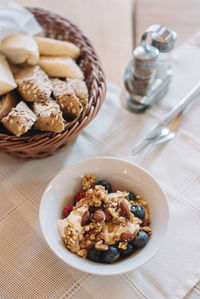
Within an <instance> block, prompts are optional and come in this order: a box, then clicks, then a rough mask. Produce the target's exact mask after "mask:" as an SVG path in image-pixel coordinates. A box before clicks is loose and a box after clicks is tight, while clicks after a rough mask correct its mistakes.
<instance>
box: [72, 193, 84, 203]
mask: <svg viewBox="0 0 200 299" xmlns="http://www.w3.org/2000/svg"><path fill="white" fill-rule="evenodd" d="M85 194H86V192H85V191H83V190H81V191H80V192H78V193H77V194H76V195H75V196H74V202H75V203H77V202H79V200H81V199H82V198H85Z"/></svg>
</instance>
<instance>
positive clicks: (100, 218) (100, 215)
mask: <svg viewBox="0 0 200 299" xmlns="http://www.w3.org/2000/svg"><path fill="white" fill-rule="evenodd" d="M105 219H106V215H105V214H104V212H103V211H102V210H101V209H99V210H97V211H96V212H95V213H94V220H95V221H96V222H103V221H105Z"/></svg>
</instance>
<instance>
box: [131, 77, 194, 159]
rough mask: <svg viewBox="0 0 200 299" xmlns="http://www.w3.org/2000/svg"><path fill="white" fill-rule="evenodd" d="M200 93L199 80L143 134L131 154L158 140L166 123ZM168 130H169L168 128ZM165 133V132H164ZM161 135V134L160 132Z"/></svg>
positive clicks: (165, 127)
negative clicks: (161, 118) (162, 117)
mask: <svg viewBox="0 0 200 299" xmlns="http://www.w3.org/2000/svg"><path fill="white" fill-rule="evenodd" d="M199 93H200V81H199V82H198V83H197V84H196V85H195V86H194V87H193V88H192V89H191V90H190V91H189V92H188V93H187V94H186V96H185V97H184V98H183V99H182V100H181V101H180V102H179V103H178V104H177V105H176V106H175V107H174V108H173V109H172V110H170V111H169V113H167V115H166V116H165V117H164V119H163V120H161V121H160V122H158V124H156V125H154V126H153V127H152V128H151V129H150V131H149V132H148V133H147V134H146V135H145V137H144V138H143V139H142V140H141V141H139V142H138V144H136V146H135V148H133V150H132V151H131V155H136V154H138V153H139V152H140V151H142V150H143V149H145V148H146V147H147V146H149V145H150V144H151V143H154V142H156V141H158V140H159V139H160V138H161V133H162V130H163V129H166V130H167V129H168V128H167V126H168V124H169V123H170V122H171V121H172V120H173V119H174V118H175V117H177V115H178V114H180V113H182V112H183V111H184V110H185V108H186V107H187V106H188V105H189V104H191V102H192V101H193V100H195V99H196V97H197V95H199ZM168 132H169V130H168ZM166 134H167V132H166ZM162 136H163V134H162Z"/></svg>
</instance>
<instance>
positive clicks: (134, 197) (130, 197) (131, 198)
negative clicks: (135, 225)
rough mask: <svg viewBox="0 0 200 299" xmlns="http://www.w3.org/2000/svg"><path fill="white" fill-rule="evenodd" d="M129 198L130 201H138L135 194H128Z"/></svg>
mask: <svg viewBox="0 0 200 299" xmlns="http://www.w3.org/2000/svg"><path fill="white" fill-rule="evenodd" d="M128 198H129V200H130V201H136V196H135V194H134V193H133V192H128Z"/></svg>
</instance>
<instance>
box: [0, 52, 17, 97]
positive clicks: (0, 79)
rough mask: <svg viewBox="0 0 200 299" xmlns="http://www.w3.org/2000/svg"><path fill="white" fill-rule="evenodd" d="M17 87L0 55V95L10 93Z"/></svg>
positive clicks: (4, 60)
mask: <svg viewBox="0 0 200 299" xmlns="http://www.w3.org/2000/svg"><path fill="white" fill-rule="evenodd" d="M16 87H17V85H16V83H15V81H14V78H13V75H12V73H11V71H10V67H9V65H8V63H7V60H6V58H5V56H4V55H2V54H0V95H2V94H4V93H6V92H9V91H11V90H12V89H14V88H16Z"/></svg>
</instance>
